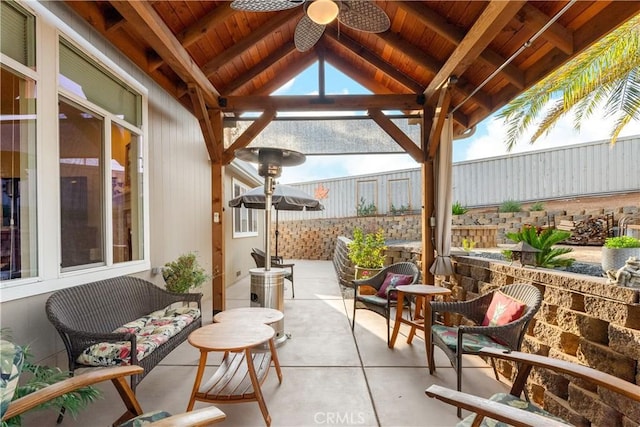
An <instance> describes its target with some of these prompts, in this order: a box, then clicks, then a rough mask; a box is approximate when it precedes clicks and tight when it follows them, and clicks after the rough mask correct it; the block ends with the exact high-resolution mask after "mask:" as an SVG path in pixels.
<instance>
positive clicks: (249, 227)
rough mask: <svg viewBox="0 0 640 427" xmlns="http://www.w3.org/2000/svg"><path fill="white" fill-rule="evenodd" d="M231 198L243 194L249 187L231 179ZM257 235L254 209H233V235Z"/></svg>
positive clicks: (256, 220) (256, 217) (256, 219)
mask: <svg viewBox="0 0 640 427" xmlns="http://www.w3.org/2000/svg"><path fill="white" fill-rule="evenodd" d="M232 185H233V198H236V197H238V196H240V195H241V194H244V193H245V192H247V190H249V187H247V186H246V185H244V184H243V183H241V182H240V181H238V180H236V179H233V180H232ZM257 235H258V215H257V212H256V211H255V210H254V209H247V208H245V207H241V208H234V209H233V237H234V238H236V237H251V236H257Z"/></svg>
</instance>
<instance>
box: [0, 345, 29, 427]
mask: <svg viewBox="0 0 640 427" xmlns="http://www.w3.org/2000/svg"><path fill="white" fill-rule="evenodd" d="M23 363H24V352H23V351H22V348H20V347H18V346H17V345H15V344H13V343H11V342H9V341H5V340H0V418H2V417H4V413H5V412H7V409H8V408H9V403H11V399H13V394H14V393H15V391H16V387H17V386H18V379H19V378H20V372H21V371H22V364H23ZM3 424H4V423H3Z"/></svg>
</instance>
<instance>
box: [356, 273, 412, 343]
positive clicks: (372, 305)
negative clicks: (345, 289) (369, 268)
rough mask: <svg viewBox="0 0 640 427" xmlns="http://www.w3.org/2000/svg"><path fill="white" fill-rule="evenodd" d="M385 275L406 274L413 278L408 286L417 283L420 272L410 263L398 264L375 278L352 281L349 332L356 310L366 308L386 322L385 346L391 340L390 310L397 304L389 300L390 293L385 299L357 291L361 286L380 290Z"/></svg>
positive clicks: (393, 300)
mask: <svg viewBox="0 0 640 427" xmlns="http://www.w3.org/2000/svg"><path fill="white" fill-rule="evenodd" d="M387 273H395V274H406V275H408V276H413V280H412V282H411V283H410V284H414V283H417V282H418V279H419V278H420V270H418V267H417V266H416V265H415V264H414V263H412V262H399V263H396V264H392V265H389V266H387V267H385V268H383V269H382V270H380V271H379V272H378V274H376V275H375V276H372V277H367V278H366V279H359V280H354V281H353V282H352V283H353V291H354V295H353V318H352V319H353V320H352V323H351V330H352V331H353V330H354V327H355V324H356V309H359V308H366V309H367V310H371V311H373V312H375V313H378V314H379V315H381V316H383V317H384V318H385V319H386V320H387V345H389V339H390V338H391V336H390V333H389V326H390V325H389V323H390V317H391V308H393V307H395V306H396V304H397V302H396V300H395V299H392V298H391V292H387V296H386V298H382V297H379V296H377V295H361V294H360V293H359V290H360V288H361V287H362V286H370V287H372V288H374V289H375V290H376V292H377V291H379V290H380V288H381V287H382V284H383V283H384V280H385V279H386V277H387Z"/></svg>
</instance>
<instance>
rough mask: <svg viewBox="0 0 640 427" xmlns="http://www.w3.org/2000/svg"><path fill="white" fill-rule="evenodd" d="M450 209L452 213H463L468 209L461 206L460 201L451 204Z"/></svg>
mask: <svg viewBox="0 0 640 427" xmlns="http://www.w3.org/2000/svg"><path fill="white" fill-rule="evenodd" d="M451 211H452V213H453V214H454V215H464V214H466V213H467V212H468V211H469V209H467V208H466V206H462V204H461V203H460V202H455V203H454V204H453V205H451Z"/></svg>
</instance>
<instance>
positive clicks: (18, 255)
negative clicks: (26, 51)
mask: <svg viewBox="0 0 640 427" xmlns="http://www.w3.org/2000/svg"><path fill="white" fill-rule="evenodd" d="M3 22H4V21H3ZM0 82H1V84H2V91H1V93H0V147H1V150H2V152H1V153H0V159H1V165H2V168H0V176H1V178H2V246H1V251H0V265H1V270H0V279H2V280H10V279H21V278H28V277H36V276H37V275H38V263H37V241H38V236H37V227H36V220H37V215H36V214H37V211H36V114H35V113H36V111H35V106H36V103H35V93H36V84H35V82H34V81H32V80H30V79H28V78H25V77H23V76H20V75H19V74H17V73H15V72H13V71H12V70H9V69H7V68H5V67H4V66H3V67H2V68H0Z"/></svg>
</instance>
